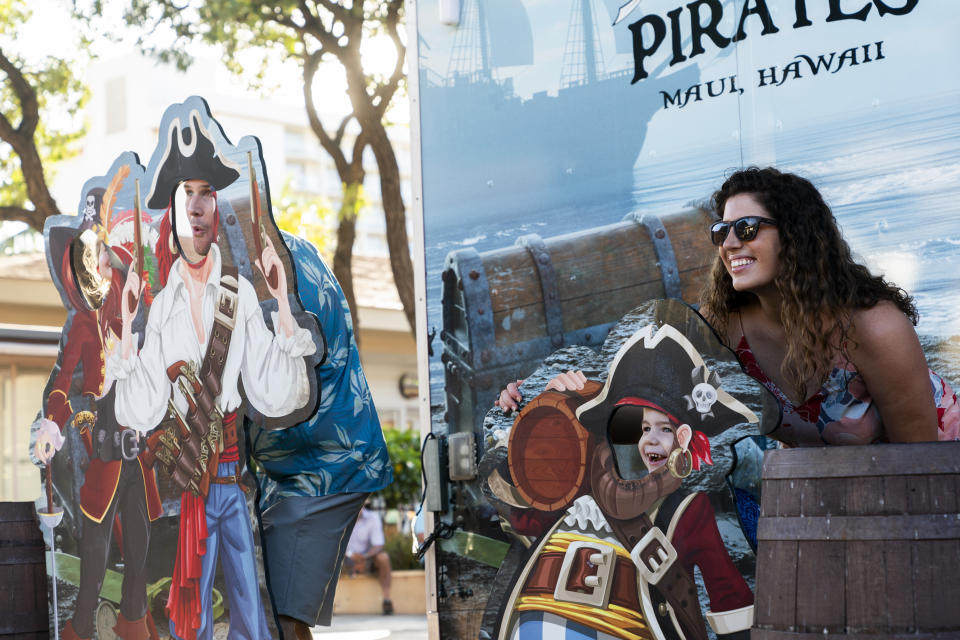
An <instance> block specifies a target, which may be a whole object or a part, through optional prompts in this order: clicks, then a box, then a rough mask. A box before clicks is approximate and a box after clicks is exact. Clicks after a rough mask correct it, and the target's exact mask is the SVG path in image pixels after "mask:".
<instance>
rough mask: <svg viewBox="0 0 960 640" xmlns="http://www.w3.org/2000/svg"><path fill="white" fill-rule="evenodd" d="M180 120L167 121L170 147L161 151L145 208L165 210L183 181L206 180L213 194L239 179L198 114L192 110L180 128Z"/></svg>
mask: <svg viewBox="0 0 960 640" xmlns="http://www.w3.org/2000/svg"><path fill="white" fill-rule="evenodd" d="M181 124H182V123H181V121H180V118H174V119H173V120H172V121H170V124H169V127H168V129H167V135H168V139H169V141H170V144H168V145H167V148H166V149H165V150H164V155H163V157H162V158H161V160H160V166H159V168H158V169H157V172H156V177H155V178H154V180H153V184H152V185H151V187H150V193H149V194H148V195H147V207H149V208H150V209H166V208H167V206H168V205H169V204H170V197H171V196H172V194H173V192H174V190H175V189H176V188H177V185H179V184H180V183H181V182H183V181H184V180H206V181H207V182H209V183H210V187H211V188H212V189H213V190H214V191H219V190H220V189H223V188H224V187H227V186H229V185H230V184H232V183H233V182H234V181H235V180H236V179H237V178H239V177H240V169H239V167H238V166H237V165H236V164H235V163H233V162H232V161H230V160H229V159H227V158H225V157H224V156H223V155H222V154H221V153H220V152H219V151H218V150H217V148H216V146H215V145H214V142H213V138H212V137H211V136H210V133H209V131H207V129H206V127H204V125H203V123H202V122H201V120H200V113H199V112H198V111H191V112H190V116H189V122H188V123H187V126H186V127H183V128H181Z"/></svg>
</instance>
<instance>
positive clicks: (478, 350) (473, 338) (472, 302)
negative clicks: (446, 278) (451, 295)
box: [447, 247, 496, 369]
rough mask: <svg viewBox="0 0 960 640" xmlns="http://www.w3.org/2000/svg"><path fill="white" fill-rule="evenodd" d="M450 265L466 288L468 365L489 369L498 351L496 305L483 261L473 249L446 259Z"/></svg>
mask: <svg viewBox="0 0 960 640" xmlns="http://www.w3.org/2000/svg"><path fill="white" fill-rule="evenodd" d="M447 265H448V268H449V267H453V268H455V271H456V273H457V277H458V278H459V282H460V283H462V286H463V303H464V308H465V311H466V314H467V318H466V321H467V333H468V335H469V338H468V339H469V342H470V351H471V353H470V354H469V355H468V361H469V363H470V364H471V366H473V367H474V368H475V369H479V368H483V367H486V366H488V365H489V363H490V361H491V359H492V358H493V351H494V348H495V344H496V342H495V340H494V335H493V332H494V326H493V302H492V300H491V299H490V284H489V283H488V282H487V272H486V269H484V266H483V259H482V258H481V257H480V254H479V253H478V252H477V250H476V249H474V248H473V247H467V248H465V249H460V250H458V251H456V252H455V253H452V254H450V256H448V257H447Z"/></svg>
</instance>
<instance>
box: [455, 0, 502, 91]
mask: <svg viewBox="0 0 960 640" xmlns="http://www.w3.org/2000/svg"><path fill="white" fill-rule="evenodd" d="M463 16H464V19H463V25H462V26H461V27H460V28H459V29H457V33H456V35H455V36H454V40H453V51H452V53H451V56H450V65H449V67H448V68H447V78H448V79H450V80H453V81H455V80H456V79H457V78H464V79H466V80H468V81H470V82H477V81H483V80H487V81H489V80H493V71H492V67H491V65H490V35H489V33H488V32H487V20H486V16H485V15H484V9H483V2H482V0H466V1H465V2H464V6H463Z"/></svg>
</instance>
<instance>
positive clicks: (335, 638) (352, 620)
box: [313, 615, 427, 640]
mask: <svg viewBox="0 0 960 640" xmlns="http://www.w3.org/2000/svg"><path fill="white" fill-rule="evenodd" d="M313 637H314V638H315V640H382V639H384V638H387V639H388V640H427V618H426V616H399V615H392V616H361V615H338V616H334V617H333V624H332V625H330V626H329V627H314V628H313Z"/></svg>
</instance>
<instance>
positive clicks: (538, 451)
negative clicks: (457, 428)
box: [507, 381, 602, 511]
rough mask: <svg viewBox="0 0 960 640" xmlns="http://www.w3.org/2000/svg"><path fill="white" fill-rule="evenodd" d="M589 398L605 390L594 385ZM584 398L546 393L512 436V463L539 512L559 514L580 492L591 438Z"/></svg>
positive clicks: (516, 477) (524, 491)
mask: <svg viewBox="0 0 960 640" xmlns="http://www.w3.org/2000/svg"><path fill="white" fill-rule="evenodd" d="M587 385H588V386H587V388H585V389H584V394H583V395H584V396H588V395H594V394H595V393H596V392H598V391H599V390H600V388H602V385H601V384H600V383H598V382H594V381H588V383H587ZM585 399H586V398H585V397H583V396H579V395H578V396H575V397H574V396H572V395H571V394H569V393H561V392H558V391H545V392H543V393H541V394H540V395H539V396H537V397H536V398H534V399H533V400H531V401H530V402H529V403H528V404H527V406H526V407H524V408H523V411H521V412H520V415H518V416H517V419H516V420H515V421H514V425H513V429H511V431H510V443H509V447H508V449H507V462H508V463H509V465H510V475H511V477H512V478H513V481H514V483H515V485H516V487H517V491H518V492H519V493H520V495H521V496H523V497H524V499H525V500H526V501H527V502H528V503H530V505H531V506H533V507H534V508H536V509H540V510H541V511H556V510H558V509H562V508H564V507H565V506H567V505H568V504H569V503H570V502H571V501H572V500H573V499H574V498H575V497H576V496H577V494H579V493H580V489H581V487H582V486H583V482H584V479H585V477H586V469H587V452H588V451H587V450H588V448H589V447H588V440H589V434H588V432H587V430H586V429H584V428H583V426H582V425H581V424H580V421H579V420H577V416H576V409H577V407H578V406H580V405H581V404H582V403H583V402H584V401H585Z"/></svg>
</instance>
